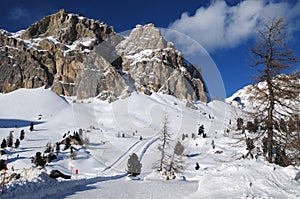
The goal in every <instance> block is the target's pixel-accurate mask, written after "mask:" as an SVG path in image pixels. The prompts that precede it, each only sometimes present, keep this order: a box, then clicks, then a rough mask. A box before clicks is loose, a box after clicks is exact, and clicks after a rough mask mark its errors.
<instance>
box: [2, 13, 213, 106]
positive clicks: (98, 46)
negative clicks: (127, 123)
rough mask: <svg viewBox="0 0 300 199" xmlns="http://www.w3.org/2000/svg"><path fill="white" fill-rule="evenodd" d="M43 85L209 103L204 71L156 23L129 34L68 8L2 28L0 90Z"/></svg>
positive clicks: (81, 93)
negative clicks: (21, 28) (25, 23)
mask: <svg viewBox="0 0 300 199" xmlns="http://www.w3.org/2000/svg"><path fill="white" fill-rule="evenodd" d="M41 86H45V87H46V88H51V89H52V91H54V92H56V93H57V94H61V95H67V96H75V95H76V96H77V98H78V99H85V98H89V97H98V98H99V99H102V100H107V99H108V100H110V101H113V100H116V99H117V98H119V97H126V96H128V95H129V94H130V93H131V92H132V91H134V90H135V91H138V92H143V93H145V94H151V93H152V92H163V93H167V94H171V95H174V96H176V97H178V98H180V99H183V100H187V102H192V101H196V100H201V101H207V97H206V93H205V92H206V90H205V85H204V83H203V80H202V76H201V73H200V72H199V71H198V70H197V69H196V68H195V67H194V66H193V65H192V64H190V63H188V62H187V61H185V60H184V59H183V56H182V55H181V53H180V52H179V51H177V50H176V49H175V48H174V45H173V44H172V43H170V42H167V41H166V40H165V39H164V38H163V37H162V35H161V33H160V31H159V29H157V28H155V27H154V25H153V24H148V25H145V26H141V25H137V26H136V28H135V29H133V30H132V31H131V34H130V36H129V37H128V38H124V37H123V36H121V35H118V34H117V33H115V32H114V29H113V28H112V27H110V26H108V25H107V24H105V23H103V22H99V21H95V20H91V19H87V18H84V17H82V16H79V15H76V14H68V13H67V12H66V11H65V10H60V11H59V12H58V13H56V14H53V15H50V16H46V17H44V18H43V19H42V20H40V21H38V22H36V23H35V24H33V25H31V26H30V27H29V28H28V29H27V30H24V31H19V32H17V33H9V32H7V31H5V30H0V92H4V93H6V92H10V91H13V90H16V89H19V88H37V87H41Z"/></svg>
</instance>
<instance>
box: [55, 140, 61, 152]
mask: <svg viewBox="0 0 300 199" xmlns="http://www.w3.org/2000/svg"><path fill="white" fill-rule="evenodd" d="M55 151H56V155H58V153H59V151H60V144H59V142H56V147H55Z"/></svg>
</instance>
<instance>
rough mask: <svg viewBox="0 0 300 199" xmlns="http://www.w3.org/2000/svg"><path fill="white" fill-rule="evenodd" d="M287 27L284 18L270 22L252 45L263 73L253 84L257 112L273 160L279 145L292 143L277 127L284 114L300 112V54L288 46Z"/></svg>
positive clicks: (268, 156)
mask: <svg viewBox="0 0 300 199" xmlns="http://www.w3.org/2000/svg"><path fill="white" fill-rule="evenodd" d="M286 27H287V26H286V25H285V24H284V23H283V19H282V18H280V19H272V20H270V21H268V22H266V23H265V24H264V27H263V28H262V29H260V30H258V33H259V38H258V40H257V43H256V46H255V47H254V48H252V49H251V53H252V55H253V58H254V59H253V60H254V63H253V67H256V68H258V73H259V75H258V76H257V82H258V84H256V85H254V86H253V88H252V92H253V93H252V96H253V100H255V101H256V104H259V107H257V109H256V110H257V111H256V112H255V113H254V114H253V115H254V117H255V118H259V119H260V120H261V122H262V123H263V124H264V126H265V131H264V132H262V133H260V134H259V135H258V136H259V137H265V136H266V137H267V138H266V139H267V140H266V142H267V143H266V144H267V146H266V147H267V160H268V161H269V162H273V149H274V148H275V147H279V148H280V149H282V150H283V149H285V148H286V147H291V146H292V145H291V144H290V143H289V139H290V135H288V132H280V131H278V130H277V129H276V127H277V126H278V125H277V124H279V123H280V121H279V120H280V118H288V117H290V116H291V115H292V114H293V113H295V112H299V93H300V82H299V73H294V72H293V71H294V70H293V68H292V64H294V63H295V62H296V58H295V56H294V55H293V52H292V50H291V49H290V48H289V47H288V46H287V42H286V41H287V40H286V38H287V37H286V35H287V29H286ZM283 72H284V73H285V75H283V74H282V73H283ZM259 82H264V83H259ZM291 102H292V103H291ZM295 102H296V103H295ZM287 143H288V144H287Z"/></svg>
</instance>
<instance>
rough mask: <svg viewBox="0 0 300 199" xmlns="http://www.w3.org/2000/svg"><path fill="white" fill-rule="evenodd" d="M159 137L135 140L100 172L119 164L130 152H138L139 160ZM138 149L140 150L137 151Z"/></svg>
mask: <svg viewBox="0 0 300 199" xmlns="http://www.w3.org/2000/svg"><path fill="white" fill-rule="evenodd" d="M158 139H159V136H155V137H152V138H151V139H150V140H146V139H145V140H142V141H137V142H135V143H134V144H133V145H131V146H130V147H129V148H128V149H127V151H125V152H124V153H123V154H122V155H121V156H120V157H118V159H117V160H115V161H114V162H113V163H112V164H111V165H109V166H108V167H106V168H105V169H104V170H103V171H102V172H105V171H107V170H109V169H113V168H115V167H116V166H117V165H119V164H121V162H123V161H126V158H127V156H128V155H129V154H131V153H137V154H139V160H140V161H141V160H142V159H143V157H144V155H145V153H146V152H147V150H148V149H149V147H150V146H151V145H152V144H153V143H154V142H156V141H157V140H158ZM138 151H140V152H139V153H138Z"/></svg>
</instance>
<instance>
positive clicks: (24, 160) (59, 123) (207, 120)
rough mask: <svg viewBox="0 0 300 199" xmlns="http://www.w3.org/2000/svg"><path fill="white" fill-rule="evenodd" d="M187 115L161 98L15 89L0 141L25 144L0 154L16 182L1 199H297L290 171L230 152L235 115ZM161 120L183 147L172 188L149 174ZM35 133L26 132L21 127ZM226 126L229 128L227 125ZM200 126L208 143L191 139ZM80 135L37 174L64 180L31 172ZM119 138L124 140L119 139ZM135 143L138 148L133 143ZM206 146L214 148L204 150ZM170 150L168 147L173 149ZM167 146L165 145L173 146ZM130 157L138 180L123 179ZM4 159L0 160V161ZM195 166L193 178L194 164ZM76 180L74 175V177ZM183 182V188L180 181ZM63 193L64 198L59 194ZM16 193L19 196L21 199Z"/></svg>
mask: <svg viewBox="0 0 300 199" xmlns="http://www.w3.org/2000/svg"><path fill="white" fill-rule="evenodd" d="M195 106H197V107H198V110H194V109H191V108H188V107H186V106H185V105H184V103H182V102H180V101H179V100H178V99H176V98H174V97H172V96H168V95H162V94H153V95H151V96H147V95H143V94H134V93H133V94H132V95H131V96H130V97H128V98H126V99H121V100H118V101H115V102H113V103H108V102H106V101H99V100H97V99H88V100H76V99H75V98H72V97H69V98H65V97H61V96H58V95H56V94H54V93H52V92H51V91H50V90H46V89H43V88H39V89H31V90H25V89H20V90H17V91H15V92H12V93H9V94H0V110H1V112H0V140H1V141H2V139H3V138H6V137H7V136H8V134H9V132H10V131H13V134H14V137H15V138H17V137H19V134H20V131H21V129H24V130H25V132H26V134H25V139H24V140H23V141H21V145H20V148H18V149H9V148H7V150H8V154H9V156H8V158H9V163H8V169H9V170H8V175H10V174H11V173H13V171H12V168H14V170H15V172H19V173H20V174H21V178H20V179H19V180H15V181H13V182H10V183H9V184H7V185H6V188H5V190H6V191H5V194H4V195H2V196H3V198H18V197H20V196H22V197H20V198H66V197H67V198H95V197H96V198H184V197H186V198H299V197H300V191H299V182H298V181H297V180H295V178H296V179H297V176H299V175H300V171H299V168H298V167H287V168H281V167H278V166H275V165H272V164H268V163H266V162H265V161H264V159H263V157H259V158H258V159H257V160H243V159H240V157H241V156H242V155H243V154H245V153H246V149H245V148H246V147H245V145H244V143H238V144H236V140H235V139H234V138H233V136H232V135H233V133H234V132H230V133H227V132H226V129H229V130H233V129H235V123H234V121H235V118H236V116H237V115H239V114H241V113H242V111H241V110H240V109H238V108H236V107H235V106H231V105H229V104H227V103H225V102H222V101H216V100H215V101H212V102H210V103H208V104H205V103H201V102H199V103H197V104H195ZM165 113H167V114H168V116H169V121H170V124H169V127H170V133H172V138H173V139H174V140H175V141H176V140H177V139H180V140H181V137H182V134H188V138H185V139H184V141H183V142H182V143H183V144H184V146H185V151H184V155H185V158H184V160H185V168H186V169H185V170H184V172H183V173H181V174H178V175H177V178H176V179H175V180H172V181H166V180H165V179H163V178H161V176H160V175H159V174H158V173H156V172H154V170H153V168H152V167H153V163H154V162H155V161H156V160H158V159H159V153H158V150H157V146H158V136H159V132H160V130H161V128H162V120H163V117H164V114H165ZM31 121H32V122H34V123H35V130H34V131H32V132H30V131H29V123H30V122H31ZM230 121H232V124H229V123H230ZM202 124H203V125H204V127H205V132H206V133H207V135H208V137H207V138H205V139H203V138H200V137H198V138H196V139H192V138H191V137H192V133H195V134H197V132H198V127H199V126H200V125H202ZM79 128H82V129H83V134H84V136H85V137H87V138H88V139H89V144H87V145H86V146H75V147H76V148H77V149H78V151H77V152H76V153H77V156H76V158H75V159H74V160H71V159H70V158H69V156H70V153H69V150H66V151H62V152H60V154H59V156H58V159H57V160H54V161H53V162H51V163H49V164H48V165H47V166H46V168H45V172H47V173H49V172H50V171H51V170H52V169H59V170H60V171H62V172H63V173H65V174H69V175H72V179H71V180H58V181H57V180H52V179H49V177H48V176H47V175H46V174H45V173H44V172H43V171H40V170H37V169H32V164H31V157H32V156H33V155H35V153H36V152H38V151H41V152H43V151H44V148H45V145H46V144H47V143H48V142H51V143H52V144H54V143H56V142H57V141H60V140H61V139H62V137H63V135H64V133H67V132H68V131H71V132H73V131H78V129H79ZM118 134H119V135H122V134H124V136H125V137H124V138H123V137H122V136H120V137H118ZM140 136H142V138H143V139H142V140H140ZM212 141H214V143H215V145H216V147H215V149H213V148H212V145H211V143H212ZM174 143H175V142H174ZM174 143H173V145H174ZM133 152H135V153H136V154H137V155H138V157H139V159H140V160H141V163H142V164H143V167H142V173H141V175H140V180H128V179H127V178H126V164H127V160H128V157H129V155H130V154H131V153H133ZM1 158H2V159H6V155H3V156H2V157H1ZM196 162H198V163H199V165H200V169H199V170H195V163H196ZM76 169H77V170H78V171H79V175H75V170H76ZM183 179H185V180H183ZM66 190H67V191H66ZM21 193H23V194H22V195H21Z"/></svg>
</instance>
